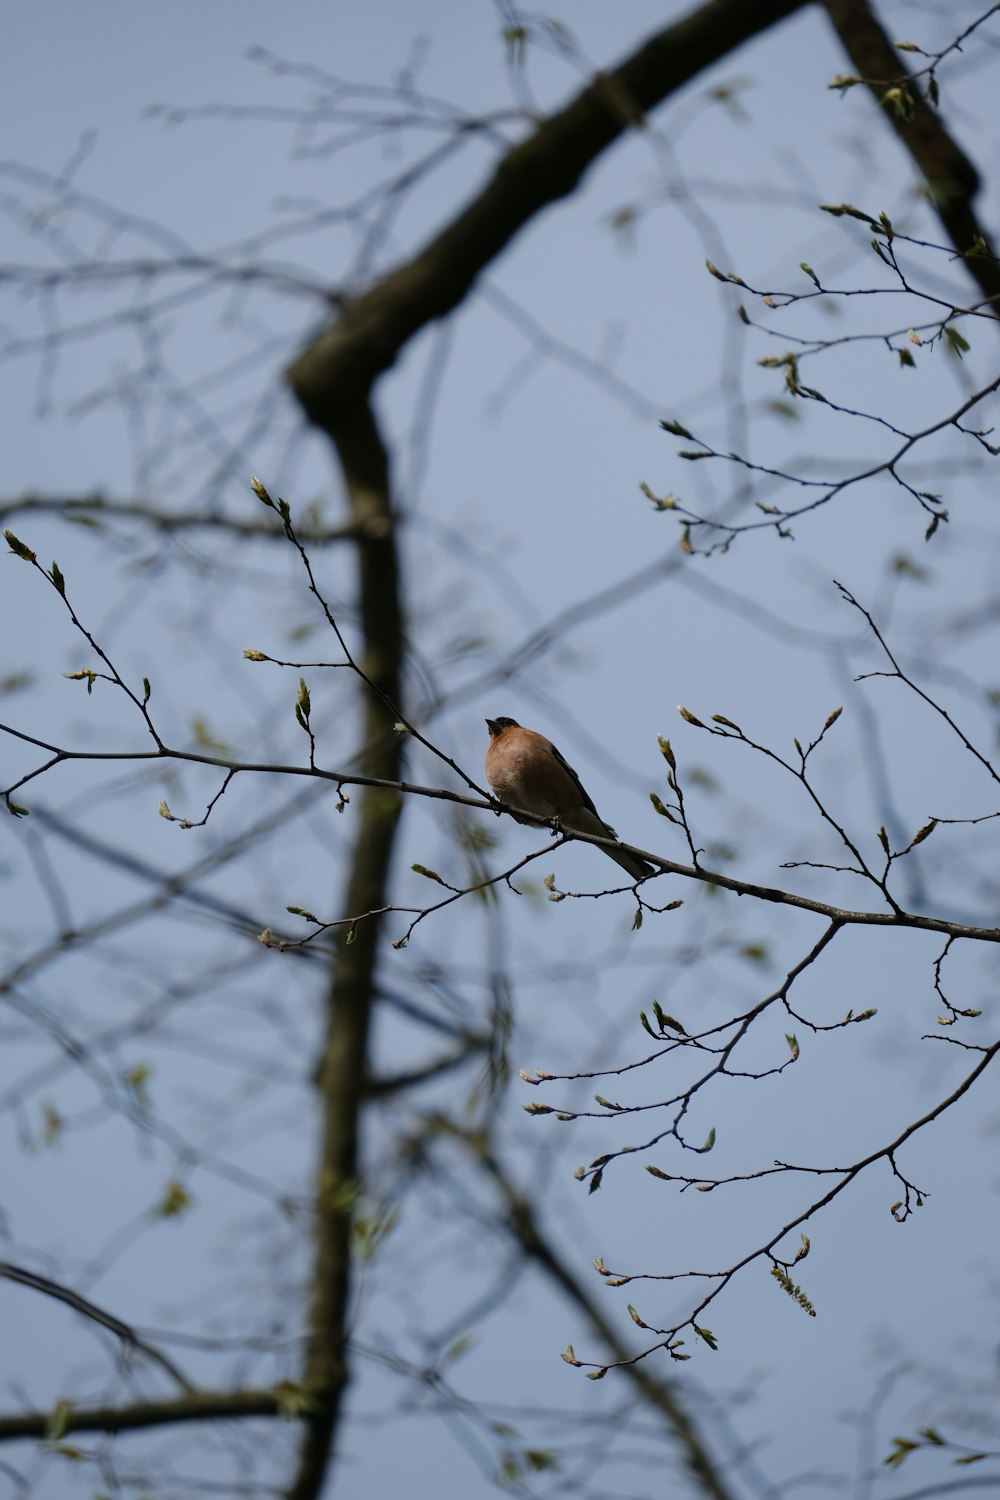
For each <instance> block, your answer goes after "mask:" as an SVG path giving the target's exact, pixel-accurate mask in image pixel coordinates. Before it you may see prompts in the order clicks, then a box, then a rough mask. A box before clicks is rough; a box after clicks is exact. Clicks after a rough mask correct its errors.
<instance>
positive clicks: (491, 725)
mask: <svg viewBox="0 0 1000 1500" xmlns="http://www.w3.org/2000/svg"><path fill="white" fill-rule="evenodd" d="M486 728H487V729H488V730H489V732H490V734H499V733H500V726H499V724H498V723H497V721H496V719H487V720H486Z"/></svg>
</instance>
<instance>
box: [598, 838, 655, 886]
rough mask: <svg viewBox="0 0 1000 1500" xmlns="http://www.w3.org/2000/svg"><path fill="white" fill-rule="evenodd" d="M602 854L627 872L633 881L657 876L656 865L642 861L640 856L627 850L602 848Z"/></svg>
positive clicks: (646, 860) (645, 860)
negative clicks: (648, 876)
mask: <svg viewBox="0 0 1000 1500" xmlns="http://www.w3.org/2000/svg"><path fill="white" fill-rule="evenodd" d="M601 853H602V854H607V855H608V856H609V857H610V858H611V859H613V860H614V862H615V864H616V865H621V867H622V869H623V870H627V871H628V873H629V874H630V875H631V877H632V879H633V880H645V878H646V876H647V875H655V874H656V866H655V865H651V864H650V863H649V860H648V859H640V858H639V856H638V854H630V853H629V852H628V850H627V849H608V848H605V847H603V846H602V848H601Z"/></svg>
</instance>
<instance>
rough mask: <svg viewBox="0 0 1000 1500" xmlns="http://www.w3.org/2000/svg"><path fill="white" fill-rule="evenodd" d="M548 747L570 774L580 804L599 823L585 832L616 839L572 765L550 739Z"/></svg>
mask: <svg viewBox="0 0 1000 1500" xmlns="http://www.w3.org/2000/svg"><path fill="white" fill-rule="evenodd" d="M549 749H550V750H551V751H552V754H553V755H554V756H555V758H556V760H557V761H558V762H559V764H560V765H561V766H562V768H563V770H564V771H565V772H566V773H567V775H568V776H570V777H571V778H572V781H573V784H574V786H575V787H576V789H577V791H578V792H579V793H580V803H581V806H582V807H583V808H585V809H586V811H587V812H590V813H593V815H594V817H595V818H596V819H597V821H598V823H599V824H600V825H601V826H600V828H587V832H588V833H606V834H608V835H609V836H610V837H611V838H613V839H616V838H617V837H618V835H617V834H616V833H615V831H614V829H613V828H611V827H609V825H608V824H607V823H605V821H604V819H603V818H602V817H601V815H600V813H599V812H598V811H597V808H596V807H595V806H594V803H593V800H592V799H591V797H590V794H589V793H588V791H587V789H586V787H585V786H584V784H583V782H582V781H581V780H580V778H579V776H578V775H577V774H576V772H575V771H574V770H573V767H572V766H571V765H570V763H569V761H568V760H567V759H566V757H565V756H564V755H563V754H562V753H561V752H560V751H559V750H557V749H556V747H555V745H553V744H552V742H551V740H550V741H549ZM582 826H583V824H582V823H581V827H582Z"/></svg>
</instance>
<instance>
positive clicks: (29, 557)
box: [4, 531, 38, 563]
mask: <svg viewBox="0 0 1000 1500" xmlns="http://www.w3.org/2000/svg"><path fill="white" fill-rule="evenodd" d="M4 539H5V541H6V543H7V545H8V547H9V548H10V550H11V551H12V552H13V554H14V556H15V557H19V558H20V559H21V561H22V562H30V563H33V562H37V561H38V555H37V553H35V552H32V550H31V548H30V547H26V546H25V545H24V543H23V542H22V541H19V540H18V538H17V537H16V536H15V535H14V533H13V532H12V531H4Z"/></svg>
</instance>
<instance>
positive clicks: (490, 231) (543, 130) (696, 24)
mask: <svg viewBox="0 0 1000 1500" xmlns="http://www.w3.org/2000/svg"><path fill="white" fill-rule="evenodd" d="M803 3H804V0H757V3H756V4H754V5H747V4H746V0H709V3H708V4H707V5H703V6H702V7H701V8H700V9H699V10H696V11H693V12H692V13H691V14H690V15H687V16H685V17H684V18H683V19H682V20H680V21H677V22H676V23H675V24H674V25H673V26H668V27H666V28H665V29H664V30H663V31H660V32H657V34H656V35H655V36H652V37H650V39H649V40H648V41H647V42H645V43H644V44H643V46H641V47H640V48H639V49H638V50H637V51H636V52H634V53H633V54H632V56H631V57H629V58H627V59H626V60H625V61H624V62H623V63H621V64H620V65H619V66H618V67H617V68H616V69H614V70H613V71H612V72H609V73H598V74H597V75H595V77H594V79H593V80H592V82H591V83H590V84H589V85H588V86H587V87H586V88H585V89H584V90H583V91H582V93H580V94H579V95H578V96H577V97H576V98H575V99H574V100H573V102H572V103H571V104H569V105H567V107H566V108H565V109H562V110H560V111H559V112H558V114H554V115H551V116H550V117H549V118H548V119H546V120H544V121H543V122H542V123H541V124H540V125H539V127H538V129H537V130H536V131H535V133H534V134H533V135H531V136H529V137H528V139H527V140H524V141H522V142H521V143H520V144H519V145H517V146H514V147H513V148H512V149H511V150H510V151H509V152H508V153H507V155H506V156H505V157H504V158H503V159H502V161H501V162H500V164H499V166H498V167H497V169H496V172H495V173H494V175H493V177H492V179H491V180H490V182H488V183H487V185H486V187H485V188H483V189H482V191H481V192H479V193H477V195H476V196H475V197H474V198H473V199H472V201H471V202H470V203H469V204H468V205H467V207H466V208H465V209H464V211H463V212H462V213H460V214H459V215H458V216H457V217H456V218H454V219H453V220H452V221H451V223H450V224H448V226H447V227H446V228H445V229H443V230H442V231H441V232H440V233H439V234H438V235H436V236H435V238H434V239H433V240H431V242H430V244H428V245H427V246H425V248H424V249H423V250H422V251H420V252H419V253H418V254H417V255H415V256H414V257H413V259H412V260H410V261H407V262H406V263H405V264H404V265H401V266H399V267H398V268H397V269H396V270H395V271H393V272H391V273H390V274H389V275H388V276H386V277H385V278H384V279H383V280H382V281H380V282H378V283H377V285H375V286H373V287H372V288H371V290H370V291H368V292H365V293H364V294H363V295H362V296H360V297H358V298H357V299H356V300H355V301H354V302H352V303H349V304H348V305H347V307H346V308H345V310H344V312H343V315H342V316H341V317H339V318H338V319H337V320H336V322H334V323H332V324H331V325H330V326H329V327H328V328H327V329H325V330H324V332H323V333H321V334H320V336H319V337H318V338H316V339H315V340H314V341H313V342H312V343H311V344H310V345H309V346H308V348H307V349H305V350H304V351H303V353H302V354H301V355H300V356H299V358H298V359H297V360H296V361H295V363H294V364H293V365H292V367H291V369H290V370H289V372H288V379H289V382H290V384H291V386H292V388H293V390H294V391H295V393H296V395H297V396H298V398H299V400H300V401H301V402H302V405H303V407H304V408H305V410H306V411H307V412H308V413H309V415H310V416H311V417H312V419H313V421H314V422H316V423H317V424H318V425H319V426H321V427H324V428H327V427H328V425H329V423H330V422H331V421H332V420H333V417H334V413H335V412H336V411H337V409H338V408H339V407H342V406H343V404H344V403H345V402H350V401H353V400H356V399H357V397H358V394H359V392H363V391H367V390H370V388H371V386H372V385H373V383H374V382H375V380H377V378H378V377H379V375H381V374H382V373H383V372H384V371H386V370H388V369H389V368H390V367H391V366H392V365H393V364H394V362H395V360H396V358H397V356H398V355H399V352H400V350H401V349H402V348H403V347H404V345H405V344H406V343H407V342H408V340H409V339H411V338H412V337H413V335H414V334H415V333H417V332H419V330H420V329H421V328H423V327H424V326H425V325H426V324H427V323H430V322H432V321H433V320H434V319H436V318H442V317H444V316H445V314H447V313H449V312H451V311H452V309H453V308H455V307H457V306H458V305H459V303H460V302H461V301H462V300H463V298H464V297H465V296H466V294H467V293H468V291H469V289H470V288H471V287H472V286H473V284H474V283H475V281H476V279H477V277H478V276H479V275H480V274H481V273H482V271H483V270H484V269H485V268H486V267H487V266H488V265H490V264H491V263H492V262H493V261H494V260H495V259H496V258H497V256H498V255H499V254H500V253H501V251H503V250H504V249H505V248H506V246H507V245H508V244H509V243H510V242H511V240H512V239H513V238H514V237H515V235H517V234H518V233H519V231H520V230H521V229H523V228H524V226H525V225H526V224H528V223H529V222H530V221H531V220H532V219H533V218H534V217H535V215H536V214H538V213H539V212H540V211H541V210H542V209H543V208H546V207H548V205H549V204H551V203H556V202H558V200H559V199H560V198H565V197H566V196H567V195H568V194H570V193H572V192H573V191H574V190H575V188H576V187H577V185H578V184H579V182H580V179H581V178H582V177H583V175H584V173H585V172H586V171H587V169H588V168H589V167H590V166H592V165H593V163H594V162H595V161H596V160H597V158H598V157H599V156H600V155H601V153H602V152H603V151H605V150H606V149H607V148H608V146H610V145H612V144H613V142H614V141H616V140H617V139H618V137H619V136H620V135H622V134H623V133H624V131H625V130H627V129H628V128H629V127H630V126H636V127H641V125H642V122H643V117H644V115H645V114H646V113H647V112H648V111H649V110H651V109H653V108H655V106H656V105H658V104H660V103H662V101H663V100H664V99H666V98H667V97H668V96H669V95H670V94H672V93H674V92H675V91H676V90H677V89H679V88H681V87H683V85H684V84H686V83H689V82H690V81H691V79H692V78H694V77H695V76H696V75H697V74H698V73H700V72H702V71H703V70H704V69H705V68H708V67H711V65H712V64H713V63H716V62H719V61H720V59H722V58H724V57H727V56H728V55H729V53H730V52H732V51H734V50H735V49H736V48H737V47H739V46H740V45H741V44H742V43H743V42H745V41H747V40H749V38H750V37H753V36H757V35H759V33H761V32H763V31H766V30H767V29H768V28H769V27H770V26H773V25H774V24H775V23H776V22H777V21H781V20H783V19H784V17H786V16H789V15H791V14H792V13H793V12H794V11H796V10H798V9H800V8H801V6H802V4H803Z"/></svg>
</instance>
